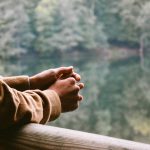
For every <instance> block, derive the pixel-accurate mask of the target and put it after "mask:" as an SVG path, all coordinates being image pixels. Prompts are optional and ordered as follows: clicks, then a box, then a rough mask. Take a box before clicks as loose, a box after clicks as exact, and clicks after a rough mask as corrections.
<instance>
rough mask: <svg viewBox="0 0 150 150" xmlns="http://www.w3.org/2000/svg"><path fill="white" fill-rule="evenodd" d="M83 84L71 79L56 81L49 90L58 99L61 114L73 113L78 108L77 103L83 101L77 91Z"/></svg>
mask: <svg viewBox="0 0 150 150" xmlns="http://www.w3.org/2000/svg"><path fill="white" fill-rule="evenodd" d="M83 87H84V84H83V83H77V82H76V80H75V79H74V78H73V77H69V78H67V79H63V80H61V79H59V80H57V81H56V82H55V83H54V84H53V85H52V86H50V87H49V89H51V90H54V91H55V92H56V93H57V94H58V95H59V97H60V101H61V107H62V112H68V111H73V110H75V109H77V108H78V106H79V101H81V100H82V99H83V97H82V95H80V94H79V91H80V90H81V89H82V88H83Z"/></svg>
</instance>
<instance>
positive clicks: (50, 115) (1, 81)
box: [0, 76, 61, 129]
mask: <svg viewBox="0 0 150 150" xmlns="http://www.w3.org/2000/svg"><path fill="white" fill-rule="evenodd" d="M29 84H30V83H29V77H28V76H16V77H0V129H3V128H6V127H10V126H13V125H17V124H25V123H30V122H32V123H41V124H45V123H46V122H48V121H51V120H54V119H55V118H57V117H58V116H59V115H60V113H61V103H60V99H59V96H58V95H57V94H56V93H55V92H54V91H52V90H51V91H50V90H45V91H41V90H38V89H37V90H29V86H30V85H29Z"/></svg>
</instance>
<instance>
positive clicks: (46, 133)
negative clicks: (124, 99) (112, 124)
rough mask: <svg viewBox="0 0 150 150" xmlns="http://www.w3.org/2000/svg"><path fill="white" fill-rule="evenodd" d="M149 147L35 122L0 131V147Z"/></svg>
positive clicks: (133, 149) (88, 149)
mask: <svg viewBox="0 0 150 150" xmlns="http://www.w3.org/2000/svg"><path fill="white" fill-rule="evenodd" d="M3 149H4V150H7V149H8V150H15V149H16V150H38V149H39V150H150V145H149V144H143V143H138V142H132V141H127V140H121V139H116V138H111V137H106V136H101V135H97V134H91V133H85V132H81V131H74V130H69V129H63V128H57V127H51V126H46V125H39V124H28V125H25V126H23V127H21V128H19V129H13V131H12V130H11V131H7V132H1V133H0V150H3Z"/></svg>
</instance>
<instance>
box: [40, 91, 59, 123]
mask: <svg viewBox="0 0 150 150" xmlns="http://www.w3.org/2000/svg"><path fill="white" fill-rule="evenodd" d="M43 92H44V94H45V95H46V96H47V97H48V99H49V101H50V117H49V121H52V120H55V119H56V118H58V117H59V115H60V113H61V102H60V98H59V96H58V94H57V93H56V92H55V91H53V90H45V91H43Z"/></svg>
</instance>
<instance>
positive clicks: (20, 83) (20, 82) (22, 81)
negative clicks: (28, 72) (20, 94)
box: [2, 76, 30, 91]
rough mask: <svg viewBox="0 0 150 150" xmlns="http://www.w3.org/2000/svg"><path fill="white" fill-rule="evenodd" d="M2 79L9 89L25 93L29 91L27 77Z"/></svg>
mask: <svg viewBox="0 0 150 150" xmlns="http://www.w3.org/2000/svg"><path fill="white" fill-rule="evenodd" d="M2 79H3V81H4V82H5V83H7V84H8V85H9V86H10V87H11V88H14V89H16V90H19V91H25V90H29V89H30V81H29V77H28V76H12V77H3V78H2Z"/></svg>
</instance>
